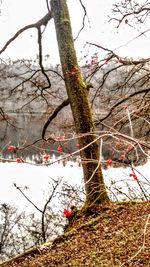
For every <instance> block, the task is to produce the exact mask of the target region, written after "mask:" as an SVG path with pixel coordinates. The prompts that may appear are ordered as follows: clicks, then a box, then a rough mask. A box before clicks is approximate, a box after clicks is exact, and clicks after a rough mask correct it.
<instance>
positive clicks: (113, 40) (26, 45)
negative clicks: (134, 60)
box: [0, 0, 150, 64]
mask: <svg viewBox="0 0 150 267" xmlns="http://www.w3.org/2000/svg"><path fill="white" fill-rule="evenodd" d="M67 2H68V5H69V10H70V15H71V21H72V27H73V33H74V37H75V36H76V34H77V32H78V30H79V29H80V27H81V25H82V16H83V10H82V9H81V6H80V3H79V1H78V0H68V1H67ZM114 2H115V1H114V0H83V3H84V4H85V6H86V8H87V13H88V16H89V19H90V25H89V23H88V21H87V20H86V30H84V31H83V32H82V34H81V35H80V38H79V40H78V41H77V42H76V48H77V52H78V55H79V57H80V51H81V50H83V45H84V43H85V42H86V41H90V42H95V43H97V44H100V45H102V46H105V47H107V48H109V49H115V48H117V47H119V46H120V45H123V44H125V43H126V42H128V41H129V40H130V39H132V38H134V37H135V36H136V35H138V32H137V31H136V30H134V29H132V28H131V27H129V26H128V25H126V24H124V23H123V24H122V25H121V27H120V29H119V31H118V32H117V30H116V28H115V24H114V22H109V23H108V15H110V14H111V7H112V4H113V3H114ZM46 12H47V10H46V1H43V0H21V1H20V0H3V1H2V4H1V16H0V36H1V38H0V48H2V46H3V45H4V44H5V42H6V41H7V40H8V39H9V38H11V37H12V36H13V35H14V34H15V32H16V31H17V30H19V29H20V28H22V27H24V26H25V25H27V24H30V23H34V22H36V21H37V20H39V19H40V18H42V16H44V15H45V14H46ZM149 46H150V40H149V39H148V38H145V37H144V38H143V39H138V41H137V40H136V41H133V42H131V43H130V44H129V45H127V46H125V47H122V48H120V49H118V50H116V53H118V54H119V55H120V56H129V57H131V56H133V57H149ZM43 48H44V54H50V59H51V62H52V63H54V64H55V63H56V62H57V61H58V58H59V57H58V52H57V51H58V50H57V43H56V38H55V31H54V25H53V22H52V21H51V22H50V23H49V25H48V27H47V29H46V31H45V34H44V43H43ZM86 49H87V48H84V53H85V54H86V52H87V51H86ZM98 51H99V56H100V57H103V53H102V51H100V50H98ZM37 52H38V50H37V42H36V30H35V29H34V30H29V31H27V32H26V33H24V34H22V35H21V36H20V37H19V38H18V39H17V40H16V41H14V42H13V43H12V44H11V45H10V47H9V48H8V49H7V51H6V52H5V53H3V55H2V56H3V58H5V57H7V58H8V57H10V58H12V59H14V58H24V57H25V58H32V59H33V58H35V57H36V55H37ZM93 52H95V50H92V49H91V53H93Z"/></svg>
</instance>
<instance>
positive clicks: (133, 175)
mask: <svg viewBox="0 0 150 267" xmlns="http://www.w3.org/2000/svg"><path fill="white" fill-rule="evenodd" d="M129 176H130V177H133V179H134V180H135V181H137V176H136V174H135V173H130V174H129Z"/></svg>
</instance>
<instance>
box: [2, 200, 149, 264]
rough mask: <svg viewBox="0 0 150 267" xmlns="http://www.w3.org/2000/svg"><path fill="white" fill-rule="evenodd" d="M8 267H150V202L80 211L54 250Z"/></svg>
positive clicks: (20, 259)
mask: <svg viewBox="0 0 150 267" xmlns="http://www.w3.org/2000/svg"><path fill="white" fill-rule="evenodd" d="M1 266H3V267H4V266H5V267H16V266H17V267H46V266H49V267H50V266H63V267H65V266H66V267H68V266H72V267H80V266H81V267H82V266H89V267H94V266H95V267H150V202H142V203H133V202H132V203H131V202H128V203H118V204H117V203H110V204H105V205H99V206H95V207H92V208H89V209H87V210H86V211H79V212H78V214H77V215H76V216H75V217H74V218H73V220H72V222H71V223H70V224H69V225H68V227H67V228H66V230H65V233H64V235H63V236H61V237H59V238H57V239H56V240H55V241H54V243H53V245H52V247H51V248H47V249H35V251H33V250H32V251H30V253H28V254H26V255H22V256H19V257H17V258H16V259H12V260H11V261H9V262H7V263H3V264H1Z"/></svg>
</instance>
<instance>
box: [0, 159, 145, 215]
mask: <svg viewBox="0 0 150 267" xmlns="http://www.w3.org/2000/svg"><path fill="white" fill-rule="evenodd" d="M135 169H136V170H135V173H136V175H137V177H138V180H139V182H140V184H141V186H142V188H143V189H144V190H145V191H146V194H147V196H148V195H149V196H150V175H149V169H150V160H149V161H148V162H147V163H146V164H145V165H143V166H138V167H136V168H135ZM103 172H104V179H105V183H106V186H107V187H108V188H109V189H110V191H111V192H112V193H111V196H112V198H113V200H115V195H117V198H119V199H120V200H121V199H124V198H125V195H128V194H131V195H133V196H134V192H136V194H137V195H138V196H139V197H140V195H141V189H140V188H139V185H138V183H137V181H135V180H134V179H133V177H130V174H131V172H132V171H131V168H121V167H120V168H113V167H108V169H107V170H103ZM82 177H83V173H82V168H81V167H80V166H78V163H77V162H71V161H69V162H67V164H66V166H64V165H63V164H62V162H61V161H60V162H59V163H58V162H56V163H54V164H51V165H49V166H35V165H30V164H26V163H19V164H18V163H0V179H1V186H0V203H4V202H5V203H7V204H11V205H15V206H17V207H19V209H21V210H24V209H29V210H31V209H33V207H31V205H30V204H29V203H27V200H25V198H24V197H23V196H22V195H21V193H20V192H19V191H18V190H17V189H16V188H15V187H14V186H13V184H14V183H16V184H17V186H19V187H21V188H24V187H25V186H27V187H28V188H29V189H28V190H27V191H26V194H27V196H28V197H29V198H30V199H31V200H32V201H33V202H34V203H36V205H38V206H40V207H41V206H43V205H44V203H45V199H46V197H47V196H48V191H49V189H50V184H51V183H52V180H51V178H53V179H55V180H57V179H58V178H59V179H61V180H62V181H61V183H60V186H59V190H60V191H61V186H62V183H63V182H67V183H68V184H71V185H73V186H75V185H80V184H81V183H82ZM116 188H117V190H116ZM130 189H132V190H131V191H130ZM119 192H120V193H119ZM121 192H123V194H122V193H121Z"/></svg>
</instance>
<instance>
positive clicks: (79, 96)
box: [51, 0, 109, 205]
mask: <svg viewBox="0 0 150 267" xmlns="http://www.w3.org/2000/svg"><path fill="white" fill-rule="evenodd" d="M51 11H52V16H53V19H54V24H55V28H56V36H57V42H58V47H59V55H60V61H61V65H62V70H63V75H64V81H65V86H66V90H67V94H68V98H69V103H70V106H71V110H72V114H73V119H74V123H75V128H76V133H77V135H78V136H79V144H80V147H81V148H83V147H86V146H87V147H86V148H84V149H83V150H81V152H80V156H81V160H82V162H83V164H82V166H83V173H84V183H85V191H86V204H87V205H91V204H93V203H103V202H105V201H108V200H109V198H108V195H107V192H106V188H105V184H104V179H103V173H102V167H101V165H98V164H99V156H100V155H99V154H100V153H99V143H98V142H97V141H94V140H96V131H95V126H94V122H93V116H92V111H91V108H90V104H89V99H88V90H87V85H86V84H85V82H84V80H83V78H82V75H81V71H80V68H79V65H78V62H77V57H76V51H75V48H74V41H73V36H72V29H71V23H70V17H69V11H68V7H67V3H66V0H51ZM80 136H81V137H80ZM89 144H91V145H89Z"/></svg>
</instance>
